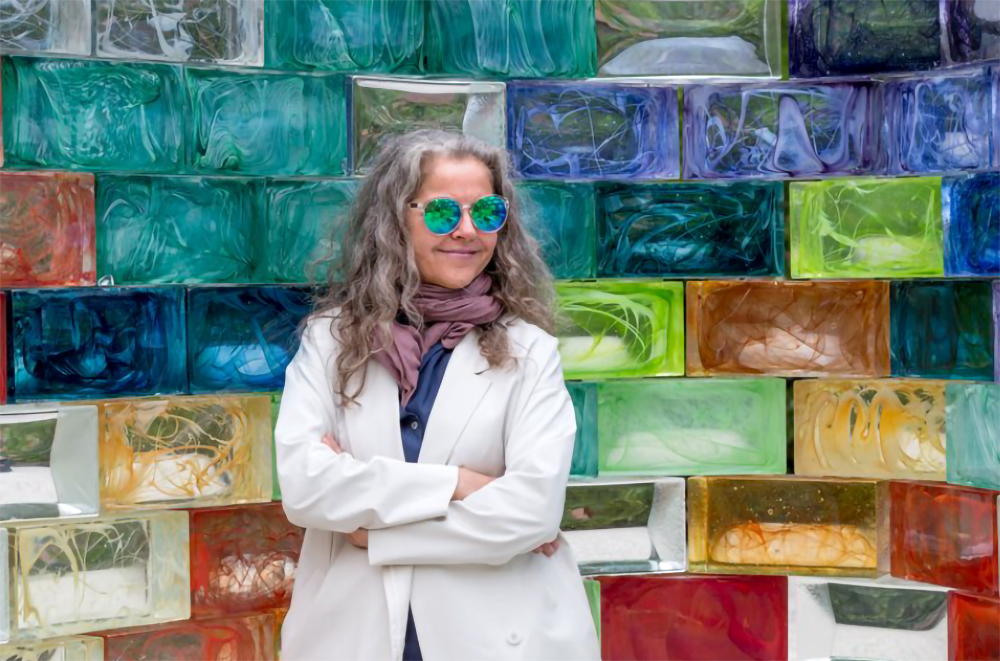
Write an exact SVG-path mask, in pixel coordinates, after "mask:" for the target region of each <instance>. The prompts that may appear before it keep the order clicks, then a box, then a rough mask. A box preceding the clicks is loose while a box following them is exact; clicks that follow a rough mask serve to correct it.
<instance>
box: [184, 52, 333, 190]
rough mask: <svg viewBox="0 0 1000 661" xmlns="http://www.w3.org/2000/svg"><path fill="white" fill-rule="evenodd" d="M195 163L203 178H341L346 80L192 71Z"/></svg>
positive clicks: (191, 151) (188, 76)
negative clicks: (231, 175)
mask: <svg viewBox="0 0 1000 661" xmlns="http://www.w3.org/2000/svg"><path fill="white" fill-rule="evenodd" d="M185 81H186V83H187V88H188V94H189V95H190V97H191V103H192V118H191V121H192V126H193V135H192V137H191V140H190V149H189V158H190V165H191V167H192V168H194V169H195V170H197V171H198V172H204V173H235V174H248V175H278V176H294V175H319V176H336V175H340V174H344V173H345V172H346V171H347V150H348V140H347V134H348V127H347V101H346V93H347V91H346V87H345V83H344V77H343V76H340V75H337V74H292V73H263V72H236V71H224V70H220V69H193V68H192V69H186V73H185Z"/></svg>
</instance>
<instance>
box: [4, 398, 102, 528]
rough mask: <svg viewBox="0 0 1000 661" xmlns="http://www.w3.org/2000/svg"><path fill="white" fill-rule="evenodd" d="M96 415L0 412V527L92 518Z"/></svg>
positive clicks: (85, 409) (72, 410)
mask: <svg viewBox="0 0 1000 661" xmlns="http://www.w3.org/2000/svg"><path fill="white" fill-rule="evenodd" d="M97 436H98V433H97V409H96V408H95V407H93V406H72V407H64V408H54V407H44V406H38V407H36V406H5V407H2V408H0V462H2V463H0V467H2V470H0V494H3V497H2V498H0V521H6V520H10V519H20V520H25V519H58V518H63V517H74V516H96V515H97V514H98V512H99V511H100V501H99V498H98V466H97Z"/></svg>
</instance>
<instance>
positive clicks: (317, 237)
mask: <svg viewBox="0 0 1000 661" xmlns="http://www.w3.org/2000/svg"><path fill="white" fill-rule="evenodd" d="M360 185H361V184H360V182H359V181H358V180H357V179H340V180H328V181H315V180H312V181H310V180H305V179H303V180H293V179H286V180H274V179H270V180H268V182H267V186H266V188H265V193H264V196H265V199H266V205H267V235H266V238H265V241H266V243H265V244H264V246H261V249H260V250H258V254H259V261H258V263H257V268H256V270H255V273H254V279H255V280H256V281H257V282H260V283H286V282H288V283H307V282H310V281H313V280H315V281H317V282H325V281H326V278H327V275H328V273H327V271H328V268H329V267H331V266H333V267H336V266H337V265H338V264H339V262H340V259H341V256H342V254H343V248H344V241H345V240H346V238H347V223H348V220H349V212H350V210H351V205H352V204H353V202H354V196H355V195H356V194H357V192H358V188H359V187H360ZM265 246H266V247H265Z"/></svg>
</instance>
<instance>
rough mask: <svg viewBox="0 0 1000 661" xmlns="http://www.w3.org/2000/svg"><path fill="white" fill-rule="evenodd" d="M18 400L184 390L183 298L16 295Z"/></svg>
mask: <svg viewBox="0 0 1000 661" xmlns="http://www.w3.org/2000/svg"><path fill="white" fill-rule="evenodd" d="M12 299H13V305H12V311H13V314H12V319H13V324H12V325H13V329H12V338H11V340H12V344H13V348H12V352H11V362H12V363H13V365H12V366H11V367H10V369H9V370H8V371H9V372H11V373H12V374H13V377H14V383H13V386H14V396H15V397H16V398H17V401H19V402H26V401H31V400H38V399H96V398H101V397H124V396H133V397H139V396H143V395H154V394H173V393H179V392H183V391H184V390H185V389H186V388H187V370H186V366H185V364H184V360H183V356H184V343H185V340H184V291H183V290H181V289H179V288H159V289H154V288H140V287H137V288H117V287H114V288H112V287H102V288H99V289H95V288H87V289H83V288H72V289H57V290H41V289H33V290H22V291H15V292H14V293H13V294H12Z"/></svg>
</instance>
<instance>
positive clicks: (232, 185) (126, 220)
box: [97, 175, 268, 285]
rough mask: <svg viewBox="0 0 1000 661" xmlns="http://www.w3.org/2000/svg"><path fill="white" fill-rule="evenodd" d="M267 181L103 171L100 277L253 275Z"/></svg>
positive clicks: (142, 279)
mask: <svg viewBox="0 0 1000 661" xmlns="http://www.w3.org/2000/svg"><path fill="white" fill-rule="evenodd" d="M262 209H263V205H262V196H261V185H260V183H259V182H257V181H254V180H251V179H237V178H232V177H148V176H137V175H133V176H119V175H99V176H98V177H97V219H98V220H97V265H98V276H100V277H103V276H111V277H113V278H114V282H115V284H118V285H139V284H197V283H201V284H210V283H232V284H235V283H246V282H251V281H252V272H253V263H254V254H255V250H260V251H266V250H268V246H267V245H266V244H265V245H260V246H259V247H258V246H256V244H259V243H260V241H261V238H260V235H259V223H260V219H261V216H262Z"/></svg>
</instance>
